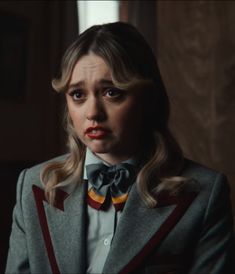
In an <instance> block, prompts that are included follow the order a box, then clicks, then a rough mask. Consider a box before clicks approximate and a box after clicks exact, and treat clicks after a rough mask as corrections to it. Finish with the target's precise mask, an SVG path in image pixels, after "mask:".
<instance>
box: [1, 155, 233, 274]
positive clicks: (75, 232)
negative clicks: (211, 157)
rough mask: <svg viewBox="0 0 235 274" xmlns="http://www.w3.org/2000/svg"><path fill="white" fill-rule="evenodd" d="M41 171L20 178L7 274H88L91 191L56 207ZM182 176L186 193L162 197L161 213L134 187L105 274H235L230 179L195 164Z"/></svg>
mask: <svg viewBox="0 0 235 274" xmlns="http://www.w3.org/2000/svg"><path fill="white" fill-rule="evenodd" d="M62 158H63V157H62ZM62 158H61V159H62ZM57 160H58V159H57ZM43 165H44V164H41V165H37V166H35V167H32V168H30V169H27V170H24V171H22V173H21V175H20V177H19V181H18V184H17V203H16V206H15V208H14V211H13V224H12V232H11V236H10V247H9V253H8V259H7V265H6V273H7V274H10V273H12V274H13V273H14V274H16V273H32V274H47V273H53V274H59V273H61V274H65V273H67V274H75V273H76V274H82V273H86V226H87V222H86V221H87V211H86V207H87V205H86V193H87V183H86V182H84V183H83V184H81V185H79V186H77V187H76V188H75V189H74V190H73V191H72V192H71V189H69V188H67V189H66V188H64V189H63V190H62V189H61V190H59V191H58V193H57V197H56V204H55V206H51V205H49V204H48V203H47V202H46V200H45V196H44V191H43V185H42V183H41V182H40V178H39V173H40V170H41V169H42V166H43ZM181 175H182V176H185V177H188V178H191V180H190V181H189V182H188V183H187V185H186V187H185V190H184V191H183V192H182V193H181V194H180V195H179V196H170V195H168V194H167V193H165V194H160V195H159V197H158V199H159V203H158V205H157V206H156V208H148V207H147V206H146V205H145V204H144V203H143V202H142V200H141V198H140V196H139V194H138V192H137V188H136V185H135V184H134V186H133V187H132V189H131V192H130V195H129V198H128V201H127V203H126V205H125V207H124V209H123V214H122V217H121V220H120V222H119V225H118V227H117V229H116V232H115V236H114V239H113V242H112V245H111V249H110V252H109V255H108V257H107V260H106V263H105V265H104V269H103V273H107V274H111V273H122V274H124V273H141V274H143V273H147V274H152V273H155V274H163V273H165V274H167V273H168V274H186V273H187V274H234V273H235V271H234V261H235V260H234V259H235V256H234V245H233V223H232V213H231V204H230V200H229V189H228V184H227V182H226V178H225V176H224V175H222V174H219V173H216V172H214V171H212V170H209V169H207V168H205V167H203V166H201V165H199V164H196V163H193V162H191V161H185V167H184V170H183V172H182V174H181ZM96 274H97V273H96Z"/></svg>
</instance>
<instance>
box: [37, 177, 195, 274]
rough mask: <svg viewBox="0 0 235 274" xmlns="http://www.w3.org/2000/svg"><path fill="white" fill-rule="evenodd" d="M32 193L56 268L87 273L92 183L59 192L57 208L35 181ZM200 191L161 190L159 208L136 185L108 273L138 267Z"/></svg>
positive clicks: (114, 240) (119, 231)
mask: <svg viewBox="0 0 235 274" xmlns="http://www.w3.org/2000/svg"><path fill="white" fill-rule="evenodd" d="M33 192H34V196H35V201H36V206H37V210H38V215H39V220H40V225H41V230H42V233H43V237H44V241H45V245H46V250H47V253H48V258H49V261H50V264H51V268H52V272H53V273H56V274H60V273H63V272H64V273H85V272H86V227H87V224H86V202H85V201H86V195H87V183H85V182H84V183H83V184H81V185H78V186H77V187H76V188H75V190H74V191H73V192H72V193H71V194H68V193H66V192H65V191H64V190H58V192H57V199H56V204H55V207H53V206H51V205H49V204H48V203H47V202H45V196H44V190H42V189H41V188H39V187H38V186H35V185H34V186H33ZM69 192H70V191H69ZM196 195H197V192H196V191H187V192H185V193H184V194H182V195H181V196H180V197H177V196H169V195H167V194H164V195H163V194H162V195H159V197H158V201H159V202H158V205H157V207H156V208H148V207H147V206H146V205H145V204H144V203H143V202H142V200H141V198H140V196H139V194H138V192H137V187H136V184H134V185H133V187H132V189H131V191H130V194H129V198H128V200H127V202H126V205H125V207H124V210H123V213H122V216H121V219H120V222H119V224H118V226H117V229H116V232H115V236H114V238H113V242H112V245H111V248H110V252H109V255H108V257H107V260H106V263H105V265H104V269H103V273H122V274H124V273H130V272H132V271H135V270H136V269H138V267H139V265H140V264H141V263H142V262H143V261H144V259H145V258H146V257H147V256H148V255H149V254H150V253H151V251H152V250H153V249H154V248H156V247H157V246H158V245H159V244H160V243H161V241H162V240H163V239H164V238H165V237H166V236H167V234H168V233H169V232H170V230H171V229H172V228H173V227H174V226H175V225H176V223H177V222H178V221H179V220H180V218H181V217H182V216H183V214H184V213H185V211H186V210H187V208H188V207H189V206H190V204H191V203H192V202H193V200H194V198H195V197H196ZM61 239H62V240H61ZM136 239H138V241H136Z"/></svg>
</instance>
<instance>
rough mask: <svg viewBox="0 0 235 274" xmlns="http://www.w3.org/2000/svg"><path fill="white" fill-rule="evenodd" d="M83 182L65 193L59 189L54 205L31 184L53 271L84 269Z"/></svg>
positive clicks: (73, 271) (84, 220) (57, 273)
mask: <svg viewBox="0 0 235 274" xmlns="http://www.w3.org/2000/svg"><path fill="white" fill-rule="evenodd" d="M85 190H86V184H85V183H83V184H82V185H79V186H77V187H76V189H75V190H74V191H73V192H72V193H71V194H68V193H67V192H65V191H63V190H61V189H58V191H57V195H56V203H55V206H51V205H49V204H48V203H47V202H46V199H45V195H44V190H43V189H41V188H39V187H38V186H36V185H33V192H34V197H35V201H36V206H37V211H38V217H39V221H40V226H41V231H42V234H43V238H44V242H45V247H46V250H47V255H48V258H49V261H50V265H51V269H52V273H53V274H55V273H56V274H60V273H61V274H62V273H85V268H86V253H85V252H84V250H85V245H86V242H85V241H86V233H85V231H86V223H85V222H86V217H85V203H84V201H85V199H84V195H85V194H86V191H85Z"/></svg>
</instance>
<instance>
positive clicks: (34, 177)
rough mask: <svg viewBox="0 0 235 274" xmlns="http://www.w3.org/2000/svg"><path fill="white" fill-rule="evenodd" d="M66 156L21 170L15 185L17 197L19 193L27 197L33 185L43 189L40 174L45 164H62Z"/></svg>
mask: <svg viewBox="0 0 235 274" xmlns="http://www.w3.org/2000/svg"><path fill="white" fill-rule="evenodd" d="M68 156H69V154H64V155H60V156H58V157H55V158H53V159H50V160H48V161H45V162H42V163H39V164H37V165H34V166H32V167H29V168H26V169H24V170H22V171H21V173H20V176H19V179H18V183H17V195H19V194H20V193H21V194H22V193H24V194H26V195H27V193H28V192H31V189H32V186H33V185H37V186H39V187H40V188H43V187H44V186H43V183H42V182H41V179H40V174H41V171H42V170H43V168H44V167H45V166H46V165H47V164H49V163H52V162H63V161H64V160H66V158H67V157H68Z"/></svg>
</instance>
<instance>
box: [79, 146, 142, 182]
mask: <svg viewBox="0 0 235 274" xmlns="http://www.w3.org/2000/svg"><path fill="white" fill-rule="evenodd" d="M99 163H102V164H104V165H106V166H111V165H110V164H109V163H107V162H105V161H103V160H102V159H101V158H99V157H98V156H97V155H95V154H94V153H93V152H92V151H91V150H90V149H89V148H87V149H86V157H85V162H84V169H83V179H85V180H87V173H86V166H87V165H90V164H99ZM122 163H128V164H131V165H134V166H136V165H137V161H136V160H135V159H134V158H129V159H127V160H125V161H123V162H122Z"/></svg>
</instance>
